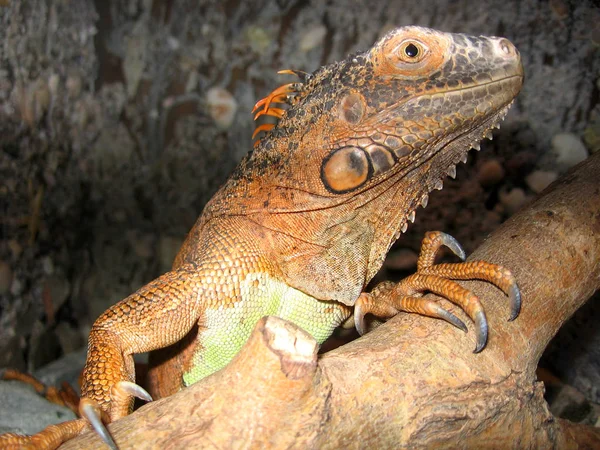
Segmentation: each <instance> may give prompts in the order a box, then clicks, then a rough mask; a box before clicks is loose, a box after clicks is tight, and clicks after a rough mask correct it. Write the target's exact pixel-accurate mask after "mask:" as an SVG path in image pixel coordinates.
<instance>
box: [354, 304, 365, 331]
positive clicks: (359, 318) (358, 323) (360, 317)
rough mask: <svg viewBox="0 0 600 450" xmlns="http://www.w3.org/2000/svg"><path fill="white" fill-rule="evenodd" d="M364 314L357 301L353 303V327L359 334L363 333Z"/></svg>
mask: <svg viewBox="0 0 600 450" xmlns="http://www.w3.org/2000/svg"><path fill="white" fill-rule="evenodd" d="M365 316H366V314H365V312H364V311H363V310H362V307H361V305H359V304H358V302H357V303H356V305H354V328H356V331H357V332H358V334H359V335H360V336H362V335H363V334H365Z"/></svg>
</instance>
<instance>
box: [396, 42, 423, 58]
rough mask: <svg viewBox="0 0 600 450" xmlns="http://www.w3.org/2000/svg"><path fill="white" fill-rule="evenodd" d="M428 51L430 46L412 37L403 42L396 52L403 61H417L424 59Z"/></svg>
mask: <svg viewBox="0 0 600 450" xmlns="http://www.w3.org/2000/svg"><path fill="white" fill-rule="evenodd" d="M427 51H428V48H427V47H426V46H425V45H424V44H422V43H421V42H419V41H416V40H414V39H410V40H406V41H403V42H401V43H400V45H399V46H398V48H397V51H396V53H397V55H398V58H399V59H400V60H401V61H404V62H406V63H417V62H420V61H422V60H423V58H424V57H425V55H426V54H427Z"/></svg>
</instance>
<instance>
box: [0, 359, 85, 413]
mask: <svg viewBox="0 0 600 450" xmlns="http://www.w3.org/2000/svg"><path fill="white" fill-rule="evenodd" d="M2 379H3V380H12V381H20V382H22V383H25V384H28V385H30V386H32V387H33V389H35V391H36V392H37V393H38V394H39V395H41V396H43V397H44V398H45V399H46V400H48V401H49V402H50V403H54V404H55V405H60V406H66V407H67V408H69V409H70V410H71V411H73V412H74V413H75V414H77V410H78V408H79V395H77V392H75V389H73V387H72V386H71V385H70V384H69V383H67V382H63V383H62V385H61V387H60V388H57V387H55V386H47V385H46V384H44V383H42V382H41V381H40V380H38V379H37V378H35V377H34V376H33V375H29V374H28V373H23V372H20V371H18V370H14V369H6V370H5V371H4V373H3V374H2Z"/></svg>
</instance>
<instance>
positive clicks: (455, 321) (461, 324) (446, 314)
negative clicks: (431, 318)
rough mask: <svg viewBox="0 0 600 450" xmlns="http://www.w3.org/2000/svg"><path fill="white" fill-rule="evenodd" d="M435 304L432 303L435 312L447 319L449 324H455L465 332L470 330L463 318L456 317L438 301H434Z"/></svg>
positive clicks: (440, 317)
mask: <svg viewBox="0 0 600 450" xmlns="http://www.w3.org/2000/svg"><path fill="white" fill-rule="evenodd" d="M433 305H435V306H433ZM433 305H432V308H433V309H434V310H435V314H436V316H437V317H438V318H439V319H442V320H445V321H446V322H448V323H449V324H451V325H454V326H455V327H456V328H458V329H460V330H462V331H464V332H465V333H466V332H467V331H468V329H467V326H466V325H465V323H464V322H463V321H462V320H460V319H459V318H458V317H456V316H455V315H454V314H452V313H451V312H450V311H448V310H447V309H444V308H442V307H441V306H440V305H438V304H437V303H433Z"/></svg>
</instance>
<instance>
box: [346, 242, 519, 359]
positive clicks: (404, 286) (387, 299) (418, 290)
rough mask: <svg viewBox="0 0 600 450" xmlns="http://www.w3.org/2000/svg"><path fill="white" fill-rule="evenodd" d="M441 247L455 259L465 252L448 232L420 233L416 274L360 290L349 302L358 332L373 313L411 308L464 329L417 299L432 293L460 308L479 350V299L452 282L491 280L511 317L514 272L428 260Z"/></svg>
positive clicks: (483, 332)
mask: <svg viewBox="0 0 600 450" xmlns="http://www.w3.org/2000/svg"><path fill="white" fill-rule="evenodd" d="M442 246H446V247H448V248H449V249H450V250H452V252H453V253H454V254H456V255H457V256H458V257H459V258H460V259H462V260H464V259H465V252H464V250H463V249H462V247H461V246H460V244H459V243H458V242H457V241H456V239H454V238H453V237H452V236H450V235H448V234H446V233H442V232H439V231H433V232H429V233H427V234H426V235H425V238H424V239H423V243H422V246H421V254H420V255H419V259H418V261H417V272H416V273H415V274H413V275H410V276H409V277H407V278H404V279H403V280H402V281H400V282H399V283H393V282H389V281H388V282H383V283H380V284H378V285H377V286H376V287H375V288H374V289H373V290H372V291H371V292H370V293H362V294H361V295H360V297H359V298H358V300H357V302H356V305H355V306H354V322H355V325H356V329H357V330H358V332H359V333H360V334H364V332H365V324H364V317H365V315H367V314H373V315H375V316H377V317H380V318H386V319H387V318H391V317H393V316H395V315H396V314H397V313H398V312H400V311H404V312H414V313H418V314H422V315H424V316H429V317H435V318H439V319H443V320H445V321H447V322H449V323H451V324H452V325H454V326H456V327H458V328H460V329H461V330H463V331H467V328H466V326H465V324H464V323H463V322H462V321H461V320H460V319H459V318H458V317H456V316H455V315H454V314H452V313H451V312H449V311H447V310H445V309H444V308H443V307H442V306H441V305H440V304H439V303H437V302H435V301H433V300H429V299H425V298H423V297H422V296H423V294H424V293H425V292H433V293H435V294H438V295H440V296H442V297H444V298H446V299H448V300H450V301H451V302H452V303H455V304H457V305H458V306H460V307H461V308H462V309H463V310H464V311H465V312H466V313H467V315H468V316H469V317H470V318H471V319H472V320H473V321H474V322H475V328H476V333H477V345H476V347H475V353H477V352H480V351H481V350H482V349H483V348H484V347H485V344H486V342H487V335H488V323H487V319H486V316H485V312H484V310H483V306H482V305H481V302H480V301H479V298H478V297H477V296H476V295H475V294H473V293H472V292H471V291H469V290H467V289H465V288H463V287H462V286H460V285H459V284H458V283H456V282H455V281H453V280H473V279H475V280H484V281H488V282H490V283H492V284H493V285H495V286H497V287H498V288H500V289H502V291H503V292H504V293H505V294H506V295H508V296H509V298H510V302H511V314H510V318H509V320H514V319H515V318H516V317H517V316H518V315H519V311H520V309H521V293H520V291H519V287H518V286H517V282H516V280H515V278H514V276H513V275H512V274H511V273H510V271H509V270H507V269H505V268H504V267H502V266H498V265H496V264H492V263H488V262H485V261H472V262H462V263H456V264H434V261H435V257H436V255H437V253H438V251H439V249H440V248H441V247H442Z"/></svg>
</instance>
